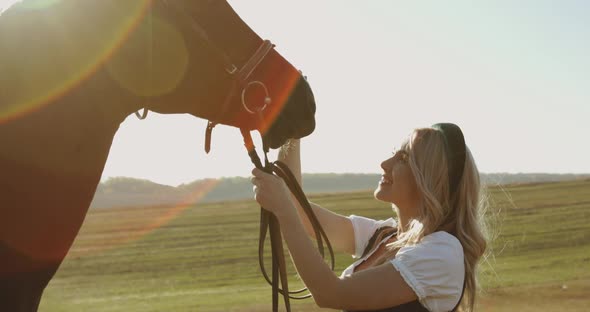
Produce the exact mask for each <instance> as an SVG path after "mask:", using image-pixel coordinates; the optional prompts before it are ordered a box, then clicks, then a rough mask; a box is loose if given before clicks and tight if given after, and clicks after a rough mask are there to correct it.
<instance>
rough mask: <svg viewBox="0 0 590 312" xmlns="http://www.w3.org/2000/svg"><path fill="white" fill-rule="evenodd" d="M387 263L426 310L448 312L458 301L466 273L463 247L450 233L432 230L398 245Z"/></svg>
mask: <svg viewBox="0 0 590 312" xmlns="http://www.w3.org/2000/svg"><path fill="white" fill-rule="evenodd" d="M390 262H391V264H393V266H394V267H395V269H396V270H397V271H399V272H400V274H401V276H402V277H403V279H404V280H405V282H406V283H407V284H408V285H409V286H410V287H411V288H412V289H413V290H414V292H415V293H416V295H417V296H418V299H419V300H420V303H421V304H422V305H423V306H424V307H425V308H427V309H428V310H429V311H431V312H438V311H450V310H452V309H453V308H454V307H455V305H456V304H457V302H458V301H459V299H460V297H461V293H462V291H463V278H464V276H465V270H464V263H463V248H462V247H461V243H460V242H459V240H457V238H455V237H454V236H452V235H451V234H448V233H446V232H435V233H432V234H430V235H428V236H426V237H424V238H423V239H422V241H421V242H420V243H418V244H416V245H414V246H407V247H403V248H401V249H400V250H399V251H398V253H397V255H396V256H395V258H394V259H392V260H391V261H390Z"/></svg>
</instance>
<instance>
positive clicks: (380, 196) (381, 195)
mask: <svg viewBox="0 0 590 312" xmlns="http://www.w3.org/2000/svg"><path fill="white" fill-rule="evenodd" d="M373 196H374V197H375V199H377V200H380V201H384V202H391V200H390V199H389V197H391V196H388V194H387V192H385V190H383V189H382V188H381V186H378V187H377V189H375V191H374V192H373Z"/></svg>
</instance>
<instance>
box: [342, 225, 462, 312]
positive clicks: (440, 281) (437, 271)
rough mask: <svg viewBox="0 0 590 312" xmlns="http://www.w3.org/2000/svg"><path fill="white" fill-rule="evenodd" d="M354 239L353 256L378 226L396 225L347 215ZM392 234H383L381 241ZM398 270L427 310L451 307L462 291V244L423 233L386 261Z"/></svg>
mask: <svg viewBox="0 0 590 312" xmlns="http://www.w3.org/2000/svg"><path fill="white" fill-rule="evenodd" d="M348 219H349V220H350V221H351V222H352V227H353V229H354V239H355V254H354V255H353V257H354V258H359V257H361V256H362V253H363V251H364V250H365V248H366V247H367V244H368V243H369V239H370V238H371V236H373V234H374V233H375V231H376V230H377V229H378V228H380V227H382V226H393V227H395V226H397V223H396V222H395V220H394V219H393V218H389V219H387V220H380V221H377V220H373V219H369V218H365V217H360V216H355V215H351V216H349V217H348ZM392 236H393V234H392V235H390V236H387V237H385V238H383V240H381V242H379V245H381V244H382V243H383V242H385V241H386V240H388V239H389V238H391V237H392ZM376 249H377V248H373V251H371V252H369V253H368V254H367V255H365V256H364V257H362V258H359V259H358V260H357V261H356V262H354V263H353V264H351V265H350V266H349V267H348V268H346V269H345V270H344V271H343V272H342V275H341V277H346V276H350V275H351V274H353V272H354V268H355V267H356V266H357V265H359V264H361V263H362V262H363V261H364V260H365V259H367V258H368V257H369V256H371V255H372V254H373V252H374V251H375V250H376ZM389 262H390V263H391V264H392V265H393V267H394V268H395V269H396V270H397V271H399V272H400V274H401V276H402V277H403V279H404V281H405V282H406V283H407V284H408V285H409V286H410V287H411V288H412V289H413V290H414V292H415V293H416V296H417V297H418V300H419V301H420V304H422V305H423V306H424V307H425V308H426V309H428V310H429V311H431V312H438V311H441V312H442V311H450V310H452V309H453V308H454V307H455V305H456V304H457V302H458V301H459V299H460V297H461V293H462V292H463V278H464V276H465V269H464V264H463V247H462V246H461V243H460V242H459V240H458V239H457V238H455V236H453V235H451V234H449V233H447V232H444V231H439V232H434V233H432V234H430V235H427V236H425V237H424V238H423V239H422V241H420V242H419V243H418V244H416V245H413V246H406V247H402V248H401V249H400V250H399V251H398V252H397V255H396V256H395V258H394V259H391V260H390V261H389Z"/></svg>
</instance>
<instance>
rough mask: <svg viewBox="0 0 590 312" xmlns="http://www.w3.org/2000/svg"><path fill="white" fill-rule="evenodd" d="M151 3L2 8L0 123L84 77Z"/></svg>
mask: <svg viewBox="0 0 590 312" xmlns="http://www.w3.org/2000/svg"><path fill="white" fill-rule="evenodd" d="M21 4H22V5H21ZM25 4H26V5H25ZM150 6H151V1H149V0H128V1H117V2H116V3H112V2H106V1H105V2H103V1H85V2H76V1H59V0H34V1H27V2H22V3H19V2H17V3H16V5H13V6H12V7H10V8H9V9H8V10H6V11H4V12H3V14H2V15H1V16H0V50H1V51H2V53H1V54H0V123H2V122H6V121H8V120H12V119H16V118H19V117H20V116H22V115H24V114H26V113H30V112H32V111H35V110H37V109H39V108H41V107H43V106H45V105H47V104H49V103H51V102H53V101H55V100H56V99H59V98H60V97H62V96H64V95H65V94H67V93H68V92H69V91H70V90H72V89H73V88H75V87H76V86H78V85H79V84H80V83H82V82H83V81H85V80H86V79H87V78H88V77H90V76H91V75H92V74H93V73H95V72H96V71H97V70H98V69H99V68H101V66H102V65H103V64H104V63H105V62H106V61H107V60H108V59H109V58H110V57H111V56H112V55H113V53H114V52H115V51H117V49H118V48H119V47H120V46H121V44H122V43H123V42H124V41H125V40H126V38H128V36H129V34H130V33H132V32H133V30H134V29H135V28H136V26H137V25H138V24H139V23H140V22H141V21H142V20H143V18H144V16H145V15H146V12H148V11H149V10H148V9H149V7H150Z"/></svg>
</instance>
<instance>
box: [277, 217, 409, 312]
mask: <svg viewBox="0 0 590 312" xmlns="http://www.w3.org/2000/svg"><path fill="white" fill-rule="evenodd" d="M287 210H291V211H292V213H284V214H281V215H280V217H279V223H280V225H281V231H282V233H283V237H284V239H285V241H286V242H287V246H288V247H289V251H290V253H291V257H292V259H293V262H294V263H295V266H296V268H297V272H298V273H299V275H300V276H301V278H302V279H303V281H304V283H305V285H306V286H307V288H308V289H309V291H310V292H311V294H312V295H313V298H314V300H315V302H316V304H317V305H318V306H320V307H322V308H331V309H345V310H376V309H383V308H388V307H393V306H397V305H400V304H404V303H407V302H410V301H413V300H416V299H417V296H416V294H415V293H414V291H413V290H412V289H411V288H410V286H408V284H406V282H405V281H404V280H403V278H402V276H401V275H400V273H399V272H398V271H397V270H396V269H395V268H394V267H393V265H391V264H390V263H389V262H386V263H385V264H382V265H380V266H377V267H374V268H370V269H366V270H363V271H360V272H357V273H354V274H352V275H351V276H350V277H347V278H343V279H340V278H338V277H337V276H336V275H335V274H334V272H332V271H331V270H330V268H329V267H328V265H327V264H326V263H325V262H324V260H323V259H322V257H321V256H320V254H319V253H318V251H317V250H316V249H315V247H314V245H313V243H312V242H311V241H310V240H309V238H307V237H306V236H305V235H304V227H303V224H302V223H301V220H300V218H299V217H298V215H297V214H296V213H295V209H294V208H292V209H288V208H287Z"/></svg>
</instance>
